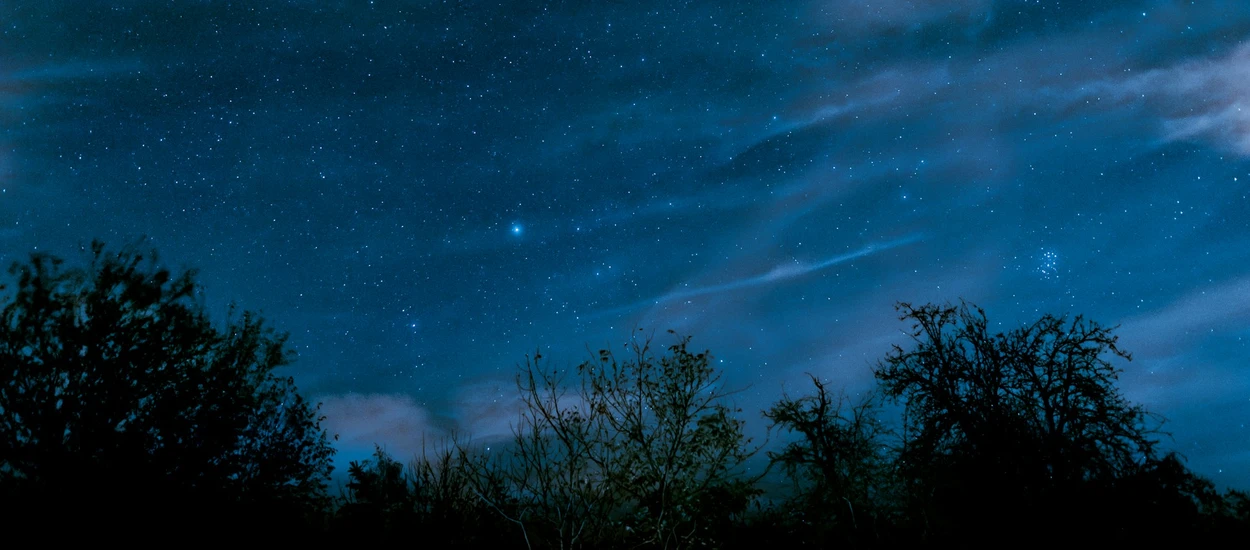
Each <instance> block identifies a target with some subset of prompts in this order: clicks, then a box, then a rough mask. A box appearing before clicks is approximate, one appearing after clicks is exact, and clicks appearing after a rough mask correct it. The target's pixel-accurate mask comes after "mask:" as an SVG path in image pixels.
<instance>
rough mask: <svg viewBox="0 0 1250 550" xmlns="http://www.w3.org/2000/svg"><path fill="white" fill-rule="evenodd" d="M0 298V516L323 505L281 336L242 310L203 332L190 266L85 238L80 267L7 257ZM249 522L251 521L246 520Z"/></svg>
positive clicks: (244, 512) (228, 511)
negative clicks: (174, 267) (6, 283)
mask: <svg viewBox="0 0 1250 550" xmlns="http://www.w3.org/2000/svg"><path fill="white" fill-rule="evenodd" d="M10 273H11V274H12V275H14V276H15V278H16V285H15V286H14V287H13V288H11V289H10V292H9V293H8V294H7V295H6V296H5V297H4V299H3V302H0V304H2V308H0V365H2V366H0V411H2V414H0V483H2V488H3V491H4V497H5V498H4V501H5V505H6V507H9V508H11V509H10V510H6V511H7V512H8V513H9V514H16V515H11V516H10V517H21V516H22V515H23V514H25V515H35V514H43V513H52V512H55V514H56V516H57V517H59V518H61V519H69V520H73V521H78V522H93V523H97V524H99V525H101V526H104V527H107V528H110V529H125V528H127V526H129V525H140V524H142V525H147V524H149V523H150V522H151V521H153V520H159V521H163V522H165V525H170V524H179V525H188V526H189V525H209V524H212V522H216V521H221V520H226V519H228V520H231V521H245V520H246V519H247V518H249V517H255V514H253V512H257V511H259V510H262V509H263V510H264V514H263V518H264V519H263V522H264V523H265V524H267V525H278V524H281V523H284V522H287V521H295V520H299V519H303V518H309V517H315V514H316V513H317V511H318V510H320V509H321V508H322V507H323V506H324V504H325V492H324V488H325V482H326V480H327V478H328V474H329V471H330V467H331V466H330V458H331V453H332V449H331V447H330V445H329V442H328V441H327V439H326V434H325V432H324V431H323V430H322V429H321V428H320V426H319V422H320V418H318V416H317V414H316V408H315V407H313V406H311V405H310V404H309V403H308V402H306V401H305V400H304V399H303V398H302V397H301V396H300V395H299V394H298V393H297V392H296V389H295V386H294V381H293V380H292V379H290V378H283V377H279V376H277V375H276V374H275V373H274V370H275V369H277V368H278V367H281V366H283V365H285V364H287V363H288V361H289V360H290V359H291V353H290V351H289V350H288V349H287V346H286V337H285V335H281V334H277V333H275V332H274V331H273V330H271V329H269V328H268V327H267V326H265V325H264V323H263V322H262V320H261V318H260V317H258V316H257V315H255V314H252V313H243V314H241V315H237V316H236V315H235V314H234V313H233V310H232V314H231V318H230V319H229V320H228V322H227V323H226V324H225V325H224V326H222V327H220V328H218V327H216V326H214V325H213V324H212V323H211V322H210V321H209V319H208V317H207V315H206V313H205V311H204V307H203V305H202V303H201V302H200V301H199V299H198V297H197V291H198V287H197V285H196V283H195V281H194V275H195V274H194V272H185V273H182V274H180V275H174V274H172V273H171V272H170V271H169V270H167V269H164V268H161V267H159V265H158V263H157V260H156V257H155V254H154V253H153V254H143V253H141V252H140V251H139V245H138V244H132V245H129V246H126V247H123V248H122V249H121V250H119V251H116V252H111V251H106V249H105V247H104V245H103V244H101V243H99V242H93V243H92V245H91V247H90V249H89V251H88V252H87V265H86V266H85V267H75V268H68V267H65V265H64V263H63V261H62V260H60V259H58V258H54V257H52V256H49V255H46V254H34V255H32V256H31V257H30V260H29V262H26V263H15V264H14V265H13V266H12V268H11V269H10ZM258 521H259V520H258Z"/></svg>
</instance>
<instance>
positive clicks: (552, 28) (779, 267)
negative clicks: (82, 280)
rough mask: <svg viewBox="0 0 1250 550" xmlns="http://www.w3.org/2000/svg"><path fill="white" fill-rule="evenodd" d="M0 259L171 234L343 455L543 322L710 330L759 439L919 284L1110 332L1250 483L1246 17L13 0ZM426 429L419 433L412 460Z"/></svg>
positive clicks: (984, 4)
mask: <svg viewBox="0 0 1250 550" xmlns="http://www.w3.org/2000/svg"><path fill="white" fill-rule="evenodd" d="M0 26H2V27H3V36H2V37H0V263H3V264H6V265H7V264H8V263H10V262H12V261H14V260H19V259H22V258H24V257H25V256H26V254H28V253H29V252H30V251H32V250H35V249H38V250H41V251H49V252H52V253H54V254H57V255H60V256H63V257H68V258H75V259H76V258H79V256H78V250H79V246H80V244H82V243H86V242H89V241H90V240H91V239H92V238H100V239H102V240H104V241H106V242H107V243H109V244H115V245H120V244H122V243H124V242H127V241H130V240H133V239H135V238H137V237H139V236H142V235H147V236H148V237H149V243H150V244H151V245H152V246H154V247H156V248H157V249H158V250H159V251H160V252H161V253H162V258H163V260H164V261H166V262H167V263H168V264H169V265H171V266H172V267H176V268H177V267H195V268H199V270H200V277H199V279H200V280H201V281H202V282H203V283H204V286H205V289H206V303H207V304H208V305H209V306H210V308H211V310H212V312H213V314H214V318H216V319H219V320H221V319H223V318H224V315H225V312H226V307H227V304H228V303H230V302H231V301H233V302H236V303H237V304H238V305H239V306H240V307H242V308H245V309H253V310H259V311H261V312H262V313H263V315H264V316H265V318H266V319H268V320H269V321H271V323H272V324H273V325H274V326H275V327H277V328H279V329H281V330H285V331H288V332H290V333H291V343H292V345H293V347H294V348H295V349H296V351H297V353H298V355H299V358H298V360H297V361H296V362H295V363H294V364H293V365H292V367H290V369H289V372H290V373H292V374H293V375H294V376H295V377H296V381H297V383H298V384H299V386H300V388H301V389H302V390H303V391H304V393H306V394H308V395H311V396H313V397H314V398H315V399H316V400H319V401H322V402H324V404H325V405H324V407H323V412H325V413H326V414H327V415H328V417H329V418H328V420H327V421H326V423H327V426H328V427H329V428H330V430H331V431H332V432H334V433H337V434H339V435H340V440H339V441H338V442H337V443H336V445H337V447H338V448H339V449H340V454H339V458H338V460H337V462H338V463H339V465H340V468H339V469H340V471H342V470H343V468H342V466H343V465H344V464H345V463H346V461H347V460H353V459H359V458H363V457H365V456H367V455H368V454H369V453H370V452H371V451H372V449H373V447H372V445H373V442H374V441H377V442H380V443H384V444H385V445H386V447H387V448H388V450H390V451H391V452H392V453H394V454H396V455H398V456H401V457H402V458H407V457H410V456H411V455H412V454H413V453H415V452H416V451H417V450H418V449H420V446H421V438H422V434H425V437H426V439H427V441H432V440H434V439H437V438H439V437H442V436H445V435H447V434H449V433H452V432H453V431H467V432H469V433H471V434H473V435H475V436H478V437H483V438H490V437H494V436H498V435H500V434H504V433H507V430H508V423H509V422H511V421H513V420H514V419H515V416H514V415H515V413H514V408H515V405H516V400H515V395H516V390H515V384H514V380H513V376H514V374H515V372H516V370H515V369H516V366H517V364H518V363H519V362H522V361H524V359H525V355H526V353H527V352H529V353H532V352H533V351H534V350H535V349H537V348H539V347H541V348H542V349H543V352H544V355H547V356H548V357H553V358H554V359H555V361H556V363H557V364H561V365H572V364H575V363H577V362H580V361H581V360H583V359H585V358H587V357H588V355H587V352H588V349H593V350H597V349H599V348H603V347H607V346H609V345H610V346H620V345H621V344H622V343H623V342H625V341H626V340H627V339H628V338H629V336H630V334H631V333H633V332H636V329H638V328H642V329H644V331H645V332H650V331H655V332H656V333H657V339H658V340H659V341H660V342H661V343H669V342H671V339H668V340H666V339H665V337H666V335H665V334H664V331H665V330H667V329H674V330H677V331H679V332H681V333H683V334H689V335H692V336H693V338H694V339H693V340H692V345H693V346H695V347H697V348H700V349H705V348H706V349H710V350H711V351H712V354H713V355H714V356H715V357H716V358H717V359H716V361H717V366H718V367H720V368H723V369H724V371H725V375H726V378H725V380H726V382H727V383H728V384H729V386H731V387H733V388H746V389H745V391H743V392H742V393H740V394H738V395H737V396H736V399H737V404H738V405H739V406H741V407H742V408H743V409H744V413H743V414H744V416H745V417H746V418H747V419H748V421H749V431H750V432H751V433H752V434H755V435H757V436H762V435H763V428H764V422H763V420H761V419H760V417H759V415H758V411H759V410H761V409H763V408H764V407H766V406H767V405H768V404H769V403H770V402H772V401H773V400H775V399H777V398H778V397H780V395H781V393H782V391H783V390H785V391H789V392H791V393H792V394H796V393H800V392H803V391H805V390H806V389H807V388H808V387H810V384H809V383H807V382H806V378H805V374H804V373H808V372H810V373H813V374H816V375H819V376H821V377H825V378H828V379H830V380H832V381H833V382H834V387H839V386H841V387H845V388H847V390H848V391H849V392H851V393H855V392H860V391H864V390H868V389H870V388H871V387H872V385H873V381H872V375H871V368H870V367H871V365H873V364H875V362H876V361H877V360H878V359H880V358H881V357H883V356H884V354H885V353H886V352H887V351H888V350H889V347H890V344H892V343H899V344H906V343H907V338H906V336H905V334H904V333H903V331H904V329H906V328H907V326H906V325H905V324H904V323H901V322H900V321H899V320H898V318H897V314H896V312H895V310H894V307H893V305H894V304H895V302H898V301H906V302H912V303H923V302H927V301H938V302H945V301H955V302H957V301H958V300H959V299H960V298H964V299H967V300H969V301H971V302H974V303H976V304H979V305H981V306H983V307H984V308H985V309H986V310H987V313H988V315H989V316H990V320H991V322H992V323H994V324H996V325H998V328H1000V329H1002V330H1007V329H1010V328H1012V327H1015V326H1018V325H1019V324H1020V323H1021V322H1025V321H1029V320H1033V319H1036V318H1037V317H1038V316H1039V315H1040V314H1042V313H1046V312H1050V313H1055V314H1063V313H1071V314H1086V315H1087V316H1088V317H1090V318H1092V319H1094V320H1097V321H1100V322H1103V323H1105V324H1109V325H1112V324H1119V325H1121V326H1120V329H1119V334H1120V335H1121V342H1120V343H1121V345H1122V347H1123V348H1124V349H1126V350H1128V351H1130V352H1132V353H1133V354H1134V360H1133V361H1132V362H1131V363H1121V366H1122V367H1124V368H1125V369H1126V372H1125V373H1124V374H1123V376H1122V377H1121V381H1120V383H1121V387H1122V388H1123V389H1124V391H1125V393H1126V395H1127V396H1128V397H1129V398H1130V399H1131V400H1132V401H1135V402H1139V403H1142V404H1144V405H1145V406H1147V407H1148V408H1149V409H1150V410H1152V411H1154V412H1157V413H1160V414H1162V415H1163V416H1165V417H1166V418H1167V419H1168V420H1169V422H1168V424H1166V426H1165V427H1166V429H1168V430H1170V431H1171V432H1172V433H1173V434H1174V438H1173V439H1172V440H1169V441H1168V443H1167V445H1168V447H1169V448H1171V449H1176V450H1179V451H1180V452H1181V453H1183V454H1184V455H1185V456H1187V457H1188V458H1189V465H1190V466H1191V467H1192V468H1193V469H1195V470H1196V471H1197V472H1198V473H1200V474H1202V475H1205V476H1208V477H1210V478H1212V479H1213V480H1215V481H1216V482H1218V483H1220V484H1221V485H1227V484H1232V485H1235V486H1241V487H1250V430H1247V428H1246V423H1247V422H1248V421H1250V323H1248V322H1250V3H1247V2H1245V1H1244V0H1227V1H1220V0H1196V1H1192V2H1190V1H1185V2H1181V1H1154V0H1152V1H1142V0H1123V1H1121V0H1101V1H1089V0H1062V1H1055V0H1047V1H1021V0H997V1H995V0H942V1H939V0H870V1H869V0H854V1H852V0H845V1H842V0H819V1H810V0H795V1H786V2H781V1H776V0H773V1H738V2H679V1H675V0H662V1H653V0H633V1H629V2H624V1H609V0H599V1H596V2H591V1H571V0H570V1H546V2H544V1H540V0H533V1H507V2H502V3H499V2H490V3H488V2H470V1H463V2H454V1H437V2H435V1H422V0H417V1H411V2H402V3H399V2H394V3H392V2H381V1H379V2H363V1H360V2H329V1H325V2H314V1H293V2H278V1H255V2H219V1H185V2H157V1H154V0H133V1H125V0H118V1H115V2H88V1H64V0H46V1H20V0H19V1H17V2H11V1H9V2H3V3H0ZM405 455H407V456H405Z"/></svg>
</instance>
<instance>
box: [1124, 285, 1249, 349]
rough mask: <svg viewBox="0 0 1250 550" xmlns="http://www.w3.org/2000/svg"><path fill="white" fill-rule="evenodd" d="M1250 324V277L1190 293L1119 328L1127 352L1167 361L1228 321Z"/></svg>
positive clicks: (1130, 320) (1224, 325)
mask: <svg viewBox="0 0 1250 550" xmlns="http://www.w3.org/2000/svg"><path fill="white" fill-rule="evenodd" d="M1237 319H1240V320H1243V321H1250V277H1242V278H1238V279H1234V280H1231V281H1228V282H1225V283H1223V284H1219V285H1215V286H1210V287H1207V288H1203V289H1201V290H1198V291H1195V292H1192V293H1190V294H1187V295H1185V296H1182V297H1181V298H1179V299H1177V300H1176V301H1174V302H1172V303H1171V304H1169V305H1168V306H1166V307H1164V308H1162V309H1160V310H1157V311H1154V312H1152V313H1149V314H1146V315H1142V316H1140V317H1135V318H1132V319H1129V320H1127V321H1125V322H1124V323H1123V324H1122V325H1121V329H1120V334H1121V339H1122V340H1123V341H1124V345H1125V347H1126V348H1127V349H1130V350H1133V351H1135V352H1137V353H1138V354H1140V355H1143V356H1146V357H1167V356H1170V355H1172V354H1173V353H1175V352H1176V350H1177V349H1180V348H1183V347H1186V344H1188V343H1190V342H1191V341H1192V340H1193V339H1194V338H1196V337H1198V336H1200V335H1202V334H1206V333H1210V332H1211V331H1214V330H1217V329H1222V328H1223V327H1226V326H1228V323H1229V322H1230V321H1231V320H1237Z"/></svg>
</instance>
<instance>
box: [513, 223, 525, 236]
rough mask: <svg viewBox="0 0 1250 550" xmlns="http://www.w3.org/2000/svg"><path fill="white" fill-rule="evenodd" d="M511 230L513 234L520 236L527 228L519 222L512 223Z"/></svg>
mask: <svg viewBox="0 0 1250 550" xmlns="http://www.w3.org/2000/svg"><path fill="white" fill-rule="evenodd" d="M509 230H510V231H512V234H513V235H517V236H520V235H521V232H523V231H525V228H524V227H521V224H519V223H514V224H512V227H511V228H510V229H509Z"/></svg>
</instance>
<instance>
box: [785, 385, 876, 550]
mask: <svg viewBox="0 0 1250 550" xmlns="http://www.w3.org/2000/svg"><path fill="white" fill-rule="evenodd" d="M811 380H812V385H813V386H814V387H815V392H814V393H812V394H809V395H804V396H802V397H799V398H794V397H791V396H789V395H783V396H782V398H781V400H780V401H778V402H777V403H775V404H773V406H772V407H770V408H769V409H768V410H766V411H764V417H765V418H767V419H768V420H770V421H771V422H772V426H771V428H780V429H782V430H786V431H789V432H793V433H795V434H797V435H799V436H800V437H799V438H798V439H797V440H793V441H790V442H788V443H786V444H785V445H783V446H782V447H781V449H780V450H778V451H770V452H769V453H768V456H769V459H770V461H771V463H772V464H773V465H780V466H781V467H782V468H783V471H784V472H785V474H786V475H787V477H789V478H790V480H791V481H792V482H793V484H794V489H795V491H796V494H795V495H794V497H793V498H792V499H791V501H790V503H789V506H787V510H786V514H787V516H789V522H790V523H791V528H792V529H794V530H796V531H799V532H800V533H798V534H800V535H806V537H804V538H806V539H808V540H807V542H810V543H812V544H815V545H817V546H826V545H831V544H834V543H835V542H836V543H838V545H839V546H847V545H851V546H855V545H857V543H858V542H859V541H861V540H865V539H867V540H866V542H865V543H866V544H871V543H876V542H878V540H879V539H880V535H881V533H880V529H878V524H880V523H883V521H884V520H887V519H888V518H887V517H885V516H888V514H889V508H890V506H891V504H892V500H893V498H894V495H893V494H892V488H893V483H892V480H891V472H890V469H891V464H890V460H889V459H890V457H889V456H888V453H887V449H886V442H885V441H884V440H885V438H886V437H887V436H889V435H890V433H891V432H890V430H889V428H888V427H886V425H885V424H884V423H883V422H882V421H881V420H880V419H879V418H878V413H877V406H878V403H877V401H876V398H875V397H874V396H872V395H869V396H866V397H865V398H863V399H862V400H860V401H859V402H857V403H851V402H850V401H849V398H848V397H847V396H846V395H845V394H840V395H838V396H836V397H835V396H834V395H833V394H832V393H831V392H830V390H829V388H828V387H827V385H826V384H825V383H824V382H821V381H820V379H818V378H816V377H815V376H811Z"/></svg>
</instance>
